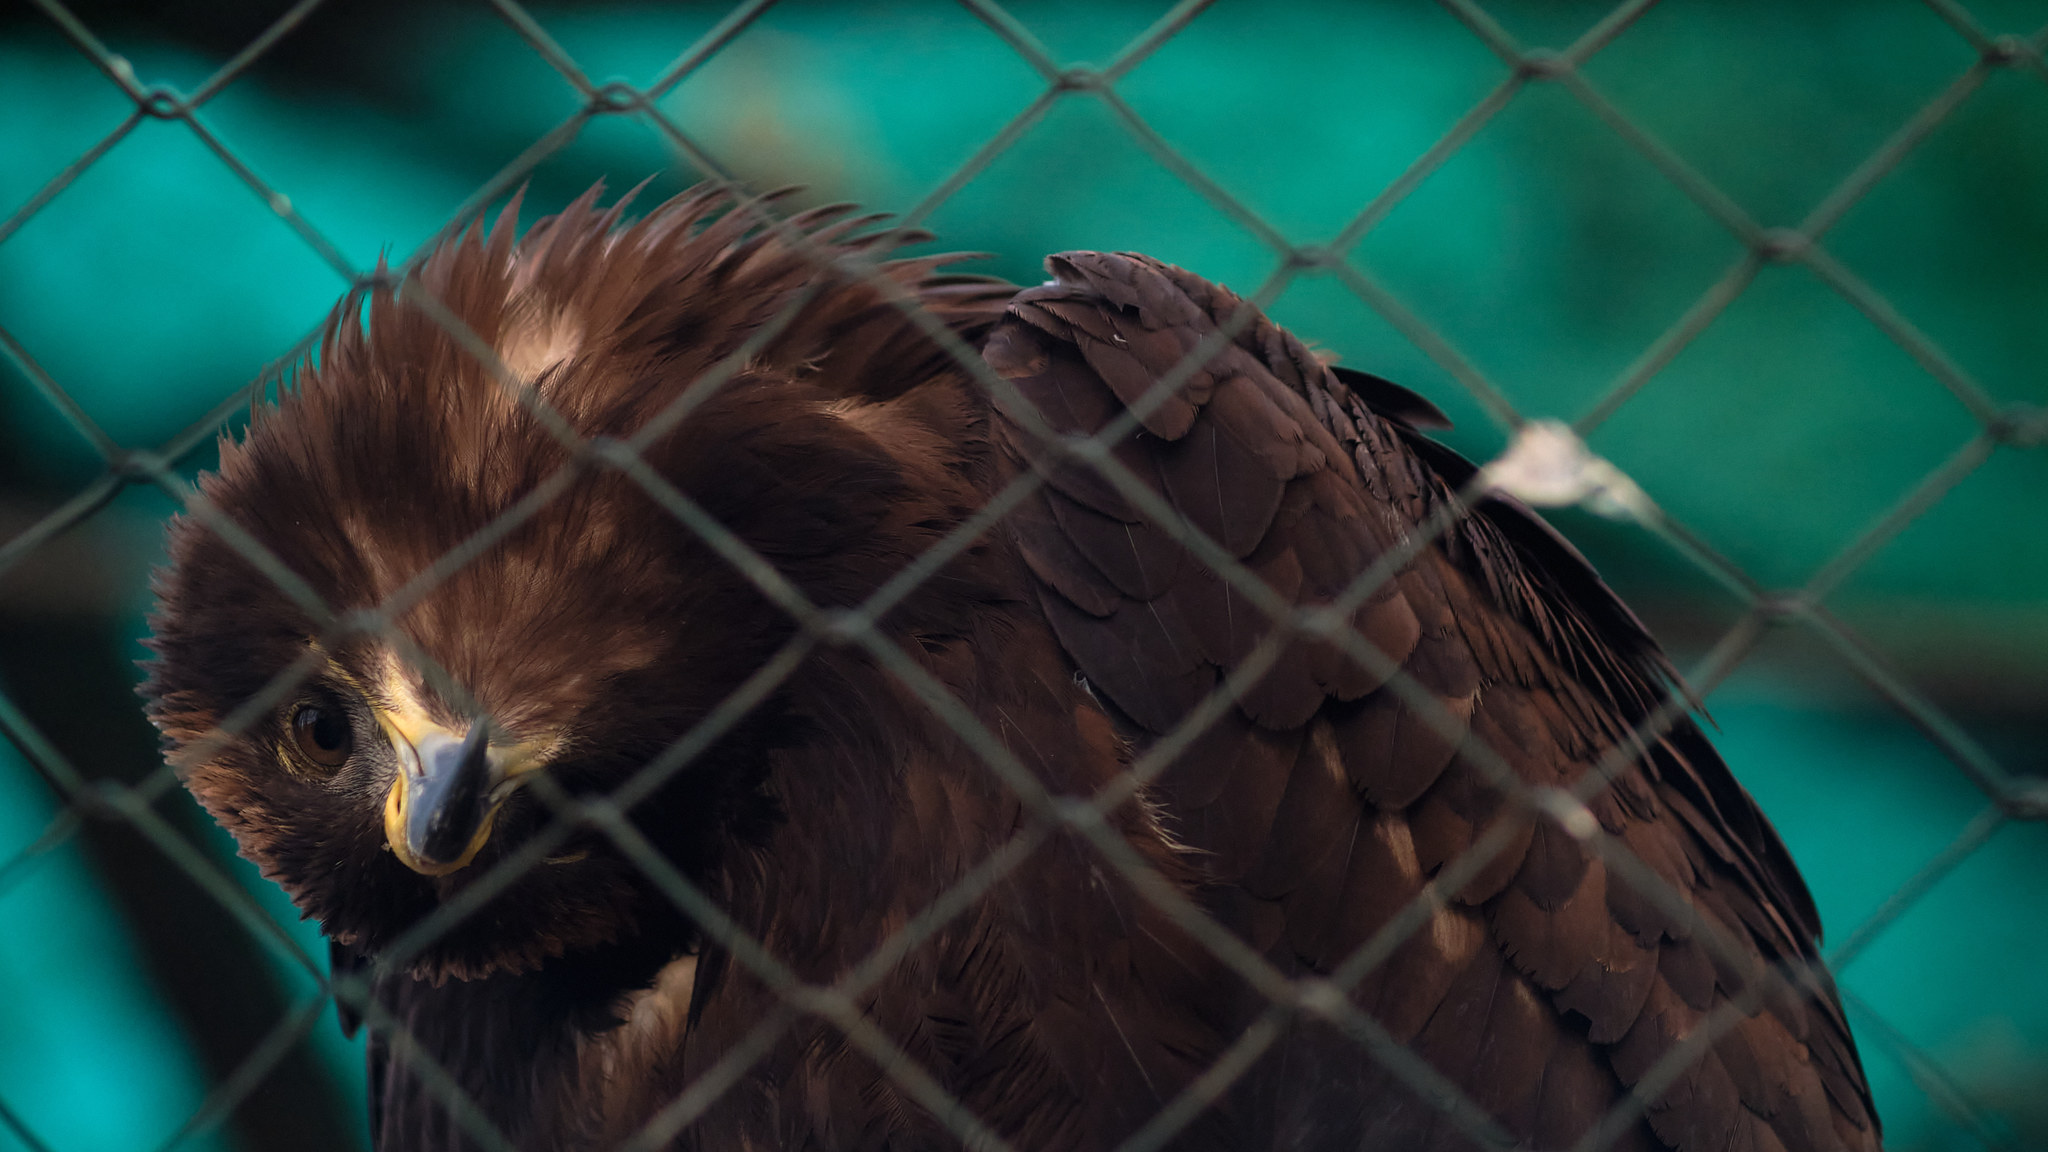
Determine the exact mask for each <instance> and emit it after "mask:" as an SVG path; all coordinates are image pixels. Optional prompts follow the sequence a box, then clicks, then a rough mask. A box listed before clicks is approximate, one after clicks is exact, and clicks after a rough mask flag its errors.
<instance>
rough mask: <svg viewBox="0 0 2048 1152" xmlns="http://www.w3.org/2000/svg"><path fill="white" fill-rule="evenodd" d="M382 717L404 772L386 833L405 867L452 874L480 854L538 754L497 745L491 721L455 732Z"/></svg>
mask: <svg viewBox="0 0 2048 1152" xmlns="http://www.w3.org/2000/svg"><path fill="white" fill-rule="evenodd" d="M380 719H383V720H384V728H385V731H386V732H387V733H388V734H389V735H390V737H391V744H392V747H393V748H395V749H396V750H397V752H398V779H397V781H395V782H394V783H393V784H392V786H391V792H390V794H389V795H388V796H386V797H385V800H384V836H385V838H386V839H387V840H389V841H390V843H391V851H392V852H393V853H394V854H396V855H397V857H398V858H399V860H401V861H402V862H404V864H405V866H406V867H408V868H410V869H412V870H413V871H415V872H418V873H420V874H421V875H424V876H445V875H447V874H448V873H450V872H453V871H455V870H456V869H458V868H461V867H463V866H464V865H466V864H468V863H469V862H470V861H471V860H474V859H476V854H477V852H478V851H479V850H480V849H482V848H483V846H484V841H486V840H488V839H490V837H491V823H492V821H493V820H495V819H496V818H497V815H498V809H499V808H500V807H501V806H503V804H504V803H505V799H506V797H508V796H510V795H511V794H512V792H513V790H514V789H516V788H517V787H518V785H519V780H520V777H521V776H523V775H525V774H526V773H527V772H530V771H532V770H533V769H534V768H536V767H538V764H537V763H536V758H535V757H533V756H531V755H528V754H526V753H527V752H528V751H529V750H528V749H527V748H526V747H525V746H520V747H513V748H505V747H494V746H493V745H492V744H491V742H490V725H489V723H488V722H484V721H479V722H477V723H476V724H475V725H474V726H472V727H471V728H470V729H469V731H467V732H451V731H449V730H448V729H446V728H442V727H441V726H439V725H437V724H421V723H415V724H400V723H397V722H394V720H393V719H392V718H384V717H380ZM408 729H409V730H408Z"/></svg>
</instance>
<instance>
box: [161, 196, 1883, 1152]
mask: <svg viewBox="0 0 2048 1152" xmlns="http://www.w3.org/2000/svg"><path fill="white" fill-rule="evenodd" d="M629 199H630V197H628V198H626V199H621V200H617V201H616V202H613V203H611V204H610V205H608V206H607V205H606V204H604V203H603V198H602V196H601V191H600V189H599V188H593V189H592V190H591V191H590V192H589V193H588V194H586V195H584V196H583V197H581V198H580V199H578V200H577V201H576V202H575V203H573V204H572V205H570V206H569V207H568V208H567V209H565V210H564V211H562V212H560V213H559V214H557V215H554V216H552V217H549V218H547V219H544V220H541V221H539V222H537V223H535V224H533V225H532V226H531V228H529V229H528V230H527V231H526V232H525V234H524V235H523V236H521V235H520V234H519V229H518V216H517V212H518V207H517V203H516V201H515V203H514V204H513V206H512V207H511V208H508V209H507V210H506V211H505V213H504V215H502V216H501V217H500V218H499V219H498V220H497V221H496V222H495V223H494V224H491V225H489V226H488V227H487V226H485V224H484V223H483V222H481V221H479V222H476V223H473V224H471V225H469V226H467V227H466V228H464V229H462V230H460V231H459V232H457V233H455V234H453V235H451V236H450V237H449V238H447V239H446V240H444V241H443V242H442V243H440V244H439V245H438V246H437V247H436V248H435V249H434V250H433V251H432V252H431V253H430V254H429V255H428V256H427V257H426V258H425V259H424V260H423V261H421V262H420V263H418V264H417V265H416V266H414V267H413V268H412V269H411V270H410V271H408V272H406V273H405V274H404V275H399V274H396V273H385V274H383V275H380V276H378V277H373V278H370V279H369V280H367V281H366V282H365V284H364V286H362V287H361V288H359V289H358V290H357V291H356V292H354V293H352V294H351V295H350V297H349V298H348V299H346V300H344V301H343V302H342V304H341V305H339V306H338V307H337V309H336V311H335V313H334V315H333V317H332V319H331V321H330V322H329V323H328V324H327V326H326V328H325V330H324V335H323V337H322V338H321V340H320V341H319V343H318V345H317V347H316V348H315V351H314V353H313V354H312V355H311V356H309V357H308V358H307V360H306V362H305V363H304V364H303V365H301V366H300V367H299V368H298V369H297V370H296V371H295V375H294V378H293V379H292V380H291V382H290V386H289V387H286V388H281V389H279V390H278V393H277V395H276V397H275V399H274V401H270V400H265V401H264V402H262V403H259V404H258V405H257V406H256V408H255V410H254V412H253V414H252V416H251V418H250V421H249V423H248V425H247V428H246V431H245V432H244V433H243V434H241V435H240V436H239V438H236V437H230V436H224V437H223V441H222V444H221V455H220V463H219V467H218V470H217V471H215V472H213V473H211V474H209V475H207V476H205V477H203V478H202V480H201V482H200V484H199V495H198V497H197V498H196V499H195V500H194V501H193V502H192V504H191V505H190V506H189V507H188V509H187V510H186V511H185V512H184V513H183V514H181V515H180V516H179V517H178V518H177V519H176V520H175V521H174V522H173V523H172V525H171V527H170V529H169V540H168V557H169V559H168V562H167V564H166V566H165V567H163V568H162V569H161V570H160V571H159V572H158V573H157V576H156V580H155V591H156V595H157V606H156V608H155V611H154V615H153V617H152V628H153V633H154V636H153V639H152V641H151V645H152V648H153V654H152V657H151V659H150V660H149V661H148V662H147V666H148V673H147V682H146V684H145V685H144V688H143V691H144V695H145V696H146V697H147V699H148V701H149V705H148V710H149V714H150V716H151V718H152V720H153V721H154V723H155V724H156V725H157V727H158V728H159V729H160V731H161V732H162V733H163V735H164V737H165V743H166V748H167V756H168V757H169V758H170V760H171V762H172V763H173V764H174V765H176V766H177V768H178V770H179V772H180V774H181V775H182V777H183V779H184V781H185V782H186V784H187V786H188V787H189V789H190V791H191V793H192V794H193V795H194V796H195V797H196V798H197V799H198V801H199V802H200V803H201V804H203V805H204V806H205V807H206V809H207V810H208V811H209V812H210V813H211V814H212V815H213V816H214V817H215V818H216V819H217V820H218V821H219V822H220V823H221V824H222V825H223V826H225V827H226V828H227V830H228V831H229V832H231V833H232V834H233V836H234V837H235V839H236V840H237V841H238V843H239V847H240V851H241V852H242V854H243V855H244V856H246V857H247V858H248V859H249V860H251V861H253V862H254V863H255V865H256V866H257V867H258V868H260V869H261V871H262V873H263V874H264V875H265V876H266V877H268V878H269V879H270V880H272V881H275V882H276V883H277V884H279V885H281V886H282V887H283V888H284V889H285V890H286V891H287V892H288V893H289V894H290V895H291V897H292V899H293V900H294V901H295V902H296V904H297V906H298V908H299V909H300V911H301V912H302V913H303V914H304V915H305V916H307V917H310V918H312V919H315V920H317V921H318V922H319V924H320V926H321V928H322V930H323V931H324V933H325V935H326V937H327V938H328V940H329V941H330V945H331V951H332V957H333V963H334V969H335V977H336V987H337V989H345V988H348V987H351V986H353V987H355V988H357V989H358V990H359V992H358V994H355V995H342V996H341V1001H342V1006H343V1008H344V1013H343V1015H344V1021H345V1025H346V1026H348V1027H351V1028H354V1027H356V1026H358V1025H360V1024H362V1023H363V1022H364V1021H367V1022H368V1026H369V1031H370V1036H369V1039H368V1060H369V1091H370V1112H371V1116H370V1129H371V1133H372V1137H373V1140H374V1143H375V1145H376V1147H377V1148H379V1149H381V1150H383V1152H453V1150H456V1149H470V1148H508V1147H509V1148H513V1149H522V1150H524V1149H591V1150H597V1149H609V1148H615V1147H620V1146H630V1147H633V1148H641V1149H655V1148H674V1149H704V1150H706V1152H712V1150H716V1152H724V1150H728V1149H791V1150H796V1149H811V1150H818V1152H828V1150H829V1152H854V1150H883V1149H889V1150H898V1152H901V1150H920V1149H928V1148H929V1149H938V1148H956V1147H960V1146H962V1144H963V1143H966V1144H969V1145H970V1146H983V1147H1007V1148H1012V1149H1018V1150H1020V1152H1022V1150H1039V1149H1046V1150H1051V1149H1060V1150H1081V1152H1087V1150H1097V1149H1100V1150H1105V1152H1106V1150H1108V1149H1111V1148H1115V1147H1118V1146H1119V1145H1120V1144H1121V1143H1122V1142H1124V1141H1126V1140H1128V1139H1131V1138H1132V1137H1134V1136H1137V1137H1141V1138H1142V1141H1143V1142H1144V1144H1145V1146H1148V1147H1170V1148H1175V1149H1216V1150H1226V1149H1229V1150H1235V1149H1274V1150H1278V1149H1303V1150H1321V1149H1391V1150H1418V1152H1427V1150H1436V1149H1443V1150H1446V1152H1448V1150H1451V1149H1461V1148H1468V1147H1489V1146H1498V1147H1524V1148H1538V1149H1562V1148H1572V1147H1582V1148H1583V1147H1607V1148H1613V1149H1629V1150H1656V1149H1675V1150H1678V1152H1696V1150H1697V1152H1707V1150H1712V1152H1721V1150H1724V1149H1743V1150H1756V1152H1763V1150H1772V1152H1777V1150H1785V1152H1819V1150H1836V1149H1844V1150H1847V1149H1855V1150H1865V1149H1876V1148H1878V1147H1879V1146H1880V1128H1879V1123H1878V1119H1877V1116H1876V1112H1875V1109H1874V1107H1873V1105H1872V1102H1871V1097H1870V1092H1869V1088H1868V1086H1867V1083H1866V1080H1865V1077H1864V1074H1863V1070H1862V1067H1861V1065H1860V1062H1859V1058H1858V1056H1857V1053H1856V1048H1855V1044H1854V1042H1853V1040H1852V1038H1851V1035H1850V1031H1849V1028H1848V1025H1847V1023H1846V1022H1845V1019H1844V1016H1843V1011H1842V1007H1841V1004H1840V1002H1839V998H1838V996H1837V994H1836V992H1835V990H1834V987H1833V985H1832V983H1830V981H1829V979H1828V977H1827V975H1826V973H1825V970H1824V968H1822V967H1821V966H1820V961H1819V954H1818V951H1817V947H1818V939H1819V933H1820V925H1819V917H1818V914H1817V913H1816V911H1815V907H1814V903H1813V900H1812V898H1811V896H1810V895H1809V894H1808V891H1807V889H1806V887H1805V885H1804V883H1803V882H1802V880H1801V878H1800V876H1799V874H1798V871H1797V869H1796V868H1795V866H1794V864H1793V862H1792V859H1791V857H1790V855H1789V853H1788V852H1787V850H1786V848H1785V846H1784V844H1783V843H1782V841H1781V840H1780V839H1779V837H1778V835H1777V834H1776V832H1774V831H1773V829H1772V828H1771V826H1770V824H1769V823H1768V822H1767V821H1766V820H1765V818H1764V816H1763V815H1762V814H1761V813H1760V811H1759V810H1758V807H1757V805H1756V803H1755V802H1754V801H1753V800H1752V799H1751V797H1750V796H1749V794H1748V793H1747V792H1745V791H1744V790H1743V788H1742V787H1741V785H1740V784H1738V783H1737V781H1736V780H1735V778H1734V777H1733V776H1732V775H1731V774H1730V772H1729V770H1728V768H1727V766H1726V765H1725V764H1724V763H1723V762H1722V760H1721V759H1720V757H1719V756H1718V755H1717V754H1716V753H1715V751H1714V749H1713V748H1712V746H1711V745H1710V744H1709V742H1708V741H1707V739H1706V738H1705V737H1704V736H1703V735H1702V733H1701V730H1700V728H1699V727H1698V726H1697V724H1696V723H1695V722H1694V721H1693V719H1691V718H1690V715H1689V707H1688V705H1687V703H1686V701H1687V699H1688V698H1687V697H1686V696H1685V694H1684V689H1683V687H1682V685H1680V683H1679V681H1678V678H1677V676H1676V674H1675V673H1674V672H1673V670H1672V668H1671V666H1670V665H1669V663H1668V661H1667V659H1666V657H1665V656H1664V655H1663V654H1662V653H1661V652H1660V650H1659V648H1658V647H1657V645H1656V643H1655V642H1654V640H1653V639H1652V638H1651V637H1650V635H1649V634H1648V633H1647V632H1646V630H1645V628H1644V626H1643V625H1642V624H1641V623H1640V622H1639V620H1638V618H1637V617H1636V616H1635V615H1633V614H1632V613H1631V612H1630V610H1629V609H1628V608H1627V607H1625V606H1624V605H1623V604H1622V603H1621V602H1620V601H1619V600H1618V599H1617V598H1616V596H1615V595H1614V594H1613V593H1612V592H1611V591H1610V590H1609V589H1608V587H1607V586H1606V585H1605V584H1604V583H1602V581H1601V580H1600V579H1599V577H1598V576H1596V575H1595V574H1594V572H1593V571H1592V569H1591V568H1590V567H1589V565H1588V564H1587V562H1586V561H1585V560H1584V559H1583V558H1582V557H1581V556H1580V554H1579V553H1578V552H1576V551H1575V550H1574V549H1573V548H1572V546H1571V545H1570V544H1568V543H1567V542H1566V541H1565V540H1564V539H1563V538H1562V537H1561V536H1559V535H1557V534H1556V533H1555V532H1554V531H1553V530H1552V529H1551V528H1549V527H1548V526H1547V525H1546V524H1545V523H1544V521H1543V520H1541V519H1540V518H1539V517H1538V516H1537V515H1536V514H1535V513H1534V512H1532V511H1531V510H1530V509H1529V508H1527V507H1526V506H1524V505H1522V504H1520V503H1518V502H1517V501H1516V500H1514V499H1513V498H1511V497H1509V496H1507V495H1505V494H1502V493H1500V492H1497V491H1490V490H1488V489H1487V487H1486V484H1485V477H1484V476H1480V475H1479V474H1478V472H1477V470H1476V469H1475V467H1474V466H1473V465H1472V464H1470V463H1468V462H1467V461H1466V460H1464V459H1462V458H1461V457H1459V456H1458V455H1457V454H1455V453H1454V452H1452V451H1451V450H1449V449H1448V448H1446V447H1444V446H1442V445H1441V444H1439V443H1438V442H1436V441H1435V440H1433V439H1431V438H1430V437H1429V436H1428V435H1427V433H1428V432H1429V431H1431V430H1433V429H1434V428H1436V427H1439V426H1442V425H1443V423H1444V422H1443V419H1442V417H1441V415H1440V413H1439V412H1438V411H1437V410H1436V409H1435V408H1434V407H1433V406H1432V405H1431V404H1430V403H1429V402H1427V401H1426V400H1424V399H1422V398H1421V397H1419V396H1418V395H1416V394H1414V393H1412V392H1409V391H1407V390H1406V389H1403V388H1401V387H1399V386H1397V385H1394V384H1392V383H1389V382H1387V381H1384V380H1381V379H1379V378H1378V377H1375V376H1371V375H1368V374H1366V373H1363V372H1357V371H1352V370H1350V369H1346V368H1338V367H1334V366H1333V365H1332V364H1330V363H1329V362H1328V361H1327V359H1326V358H1324V357H1320V356H1318V355H1316V354H1315V353H1313V352H1312V351H1311V350H1310V349H1309V348H1308V347H1307V346H1305V345H1304V344H1303V343H1302V342H1301V341H1299V340H1298V339H1296V338H1295V337H1294V336H1292V335H1290V334H1289V333H1288V332H1286V331H1284V330H1282V329H1281V328H1280V327H1278V326H1276V325H1275V324H1273V323H1272V322H1271V321H1270V320H1268V319H1267V318H1266V317H1265V316H1264V315H1263V314H1262V313H1260V311H1259V310H1258V309H1257V308H1255V307H1254V306H1252V305H1251V304H1249V303H1247V302H1246V301H1244V300H1243V299H1241V298H1239V297H1238V296H1236V295H1233V294H1232V293H1231V292H1229V291H1228V290H1226V289H1224V288H1222V287H1219V286H1217V285H1215V284H1212V283H1209V282H1207V281H1205V280H1203V279H1201V278H1199V277H1197V276H1195V275H1193V274H1191V273H1189V272H1186V271H1183V270H1181V269H1179V268H1176V267H1173V266H1170V265H1168V264H1165V263H1162V262H1160V261H1158V260H1154V259H1150V258H1147V257H1145V256H1141V255H1136V254H1131V253H1115V254H1111V253H1101V252H1086V251H1075V252H1065V253H1062V254H1059V255H1055V256H1052V257H1050V258H1048V259H1047V261H1046V268H1047V269H1048V272H1049V275H1050V279H1048V280H1046V281H1045V282H1044V283H1042V284H1040V285H1037V286H1034V287H1026V288H1022V289H1019V288H1017V287H1015V286H1013V285H1010V284H1006V283H1003V282H1001V281H999V280H995V279H992V278H987V277H979V276H971V275H965V274H961V273H958V272H955V271H951V270H950V269H951V268H952V267H953V266H954V261H955V260H956V259H957V257H953V256H922V257H903V256H900V255H899V254H898V252H897V247H898V246H899V245H901V244H903V243H904V242H905V241H906V240H910V239H918V238H919V237H915V236H907V235H906V234H905V233H904V232H903V231H901V230H895V229H891V228H889V227H887V226H886V225H884V224H882V223H880V222H879V218H876V217H870V216H862V215H858V214H856V213H854V212H853V210H852V209H850V208H845V207H830V208H821V209H815V210H808V211H802V212H796V213H788V214H782V215H777V214H776V213H772V212H770V211H768V210H767V203H766V200H765V199H764V198H746V197H742V196H740V195H738V194H736V193H732V192H730V191H727V190H723V189H720V188H716V187H700V188H698V189H695V190H692V191H690V192H687V193H684V194H682V195H680V196H678V197H676V198H674V199H671V200H669V201H667V202H666V203H663V204H661V205H660V206H659V207H657V208H655V209H653V210H651V211H649V212H647V213H646V214H645V215H644V216H641V217H639V218H637V219H633V218H629V217H627V216H626V215H625V210H626V207H627V200H629ZM963 354H964V357H963ZM977 354H978V356H979V357H980V363H979V364H976V363H973V362H972V360H971V357H973V356H975V355H977ZM935 550H936V551H935ZM1361 576H1365V577H1366V579H1364V580H1363V581H1362V582H1361V579H1360V578H1361ZM1354 583H1358V584H1359V585H1360V586H1359V587H1358V588H1354V587H1353V585H1354ZM878 597H879V598H880V599H877V598H878ZM1276 605H1277V606H1279V609H1280V610H1278V611H1274V610H1272V609H1274V608H1275V606H1276ZM1318 622H1320V623H1318ZM1219 694H1220V695H1219ZM1674 702H1675V703H1674ZM1594 773H1598V774H1599V778H1597V779H1593V778H1590V776H1591V774H1594ZM351 981H354V982H355V983H354V984H353V985H351V984H350V982H351ZM338 995H339V993H338Z"/></svg>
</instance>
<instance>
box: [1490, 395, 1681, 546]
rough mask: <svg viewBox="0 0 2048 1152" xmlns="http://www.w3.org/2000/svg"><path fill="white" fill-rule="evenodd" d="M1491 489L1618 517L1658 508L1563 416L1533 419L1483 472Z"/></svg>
mask: <svg viewBox="0 0 2048 1152" xmlns="http://www.w3.org/2000/svg"><path fill="white" fill-rule="evenodd" d="M1480 476H1481V478H1482V479H1483V480H1484V481H1485V484H1486V487H1487V488H1488V489H1490V490H1494V491H1499V492H1505V493H1507V494H1508V495H1510V496H1514V497H1517V498H1519V499H1520V500H1522V501H1523V502H1524V503H1528V504H1533V505H1536V506H1537V507H1539V508H1557V507H1562V506H1564V505H1567V504H1582V505H1584V506H1585V507H1586V509H1587V510H1588V511H1591V512H1597V513H1599V514H1600V515H1602V516H1610V517H1613V518H1614V519H1617V520H1642V521H1648V520H1651V519H1654V518H1655V517H1656V514H1657V506H1656V504H1654V503H1653V502H1652V501H1651V500H1650V498H1649V496H1647V495H1645V494H1644V492H1643V490H1642V489H1641V488H1639V487H1637V486H1636V482H1635V481H1633V480H1631V479H1629V478H1628V473H1626V472H1623V471H1622V470H1621V469H1619V468H1616V467H1615V466H1614V465H1613V464H1610V463H1608V462H1607V461H1606V460H1603V459H1601V458H1600V457H1598V456H1595V455H1593V453H1592V452H1591V451H1589V450H1587V448H1586V442H1585V441H1584V440H1581V439H1579V437H1578V433H1576V432H1573V431H1572V430H1571V426H1570V425H1568V424H1565V423H1564V422H1563V421H1560V420H1531V421H1529V422H1528V423H1526V424H1524V425H1522V429H1521V431H1519V432H1517V433H1515V438H1514V440H1513V441H1512V442H1511V443H1509V444H1508V448H1507V451H1505V452H1503V453H1501V454H1500V456H1499V458H1497V459H1495V460H1494V461H1493V463H1491V464H1488V465H1487V466H1486V467H1485V468H1484V469H1482V470H1481V471H1480Z"/></svg>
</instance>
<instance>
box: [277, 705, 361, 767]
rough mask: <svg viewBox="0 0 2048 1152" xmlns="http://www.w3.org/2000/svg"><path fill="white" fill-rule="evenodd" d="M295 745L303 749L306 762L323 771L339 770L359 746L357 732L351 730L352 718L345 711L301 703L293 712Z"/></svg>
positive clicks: (293, 739) (293, 738) (330, 706)
mask: <svg viewBox="0 0 2048 1152" xmlns="http://www.w3.org/2000/svg"><path fill="white" fill-rule="evenodd" d="M292 743H294V744H297V745H298V746H299V751H300V752H302V753H304V754H305V757H306V759H308V760H311V761H312V762H313V763H315V764H318V765H320V766H321V767H322V768H339V767H341V766H342V764H344V763H345V762H347V760H348V754H349V752H350V751H351V750H353V749H354V747H355V732H354V731H352V730H351V729H350V728H349V725H348V715H347V714H346V713H344V712H343V711H342V710H341V709H339V708H336V707H334V706H332V705H324V704H301V705H299V708H298V711H296V712H293V713H292Z"/></svg>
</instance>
